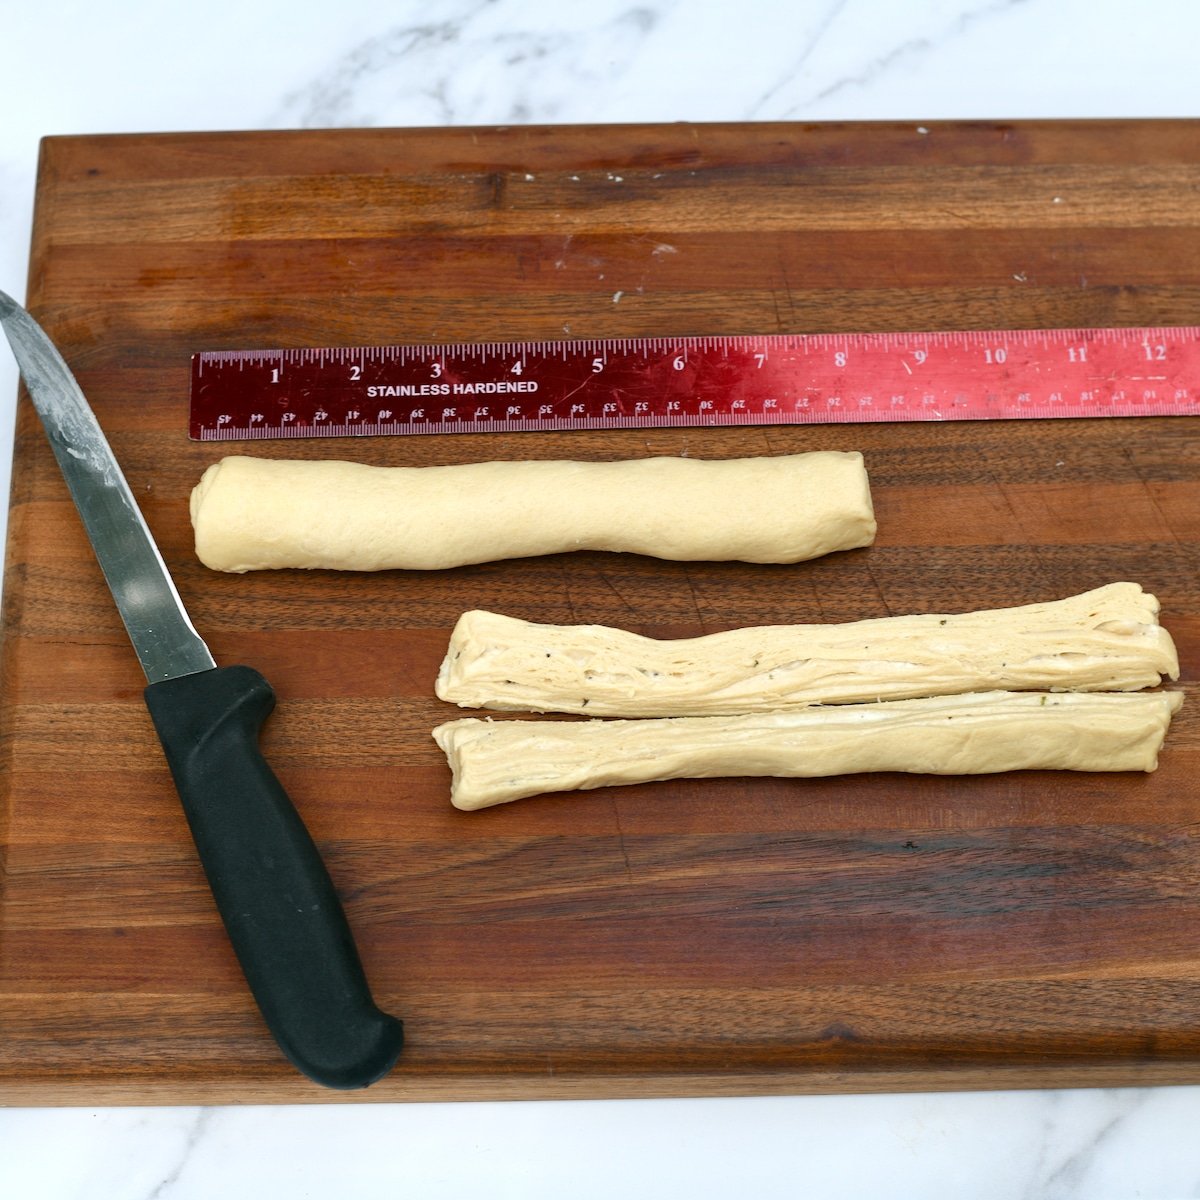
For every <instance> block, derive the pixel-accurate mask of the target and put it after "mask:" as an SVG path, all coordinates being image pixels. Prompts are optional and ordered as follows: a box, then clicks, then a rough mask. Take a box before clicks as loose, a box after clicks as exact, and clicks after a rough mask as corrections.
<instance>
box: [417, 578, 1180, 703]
mask: <svg viewBox="0 0 1200 1200" xmlns="http://www.w3.org/2000/svg"><path fill="white" fill-rule="evenodd" d="M1164 675H1165V676H1167V677H1169V678H1170V679H1176V678H1178V676H1179V659H1178V656H1177V655H1176V652H1175V645H1174V643H1173V642H1172V640H1171V635H1170V634H1169V633H1168V632H1167V631H1166V630H1165V629H1164V628H1163V627H1162V626H1161V625H1159V623H1158V601H1157V600H1156V599H1155V598H1154V597H1153V596H1151V595H1148V594H1146V593H1145V592H1143V591H1142V589H1141V588H1140V587H1139V586H1138V585H1137V584H1136V583H1113V584H1109V585H1108V586H1107V587H1102V588H1097V589H1095V590H1094V591H1091V592H1084V593H1083V594H1082V595H1079V596H1071V597H1070V598H1068V599H1066V600H1056V601H1052V602H1049V603H1045V604H1028V605H1025V606H1023V607H1021V608H1000V609H993V610H989V611H986V612H973V613H961V614H958V615H941V614H932V615H921V616H906V617H883V618H879V619H876V620H870V621H856V622H854V623H851V624H846V625H768V626H761V627H758V628H753V629H735V630H731V631H729V632H727V633H713V634H709V635H708V636H706V637H700V638H689V639H686V640H681V641H657V640H656V639H654V638H647V637H641V636H640V635H638V634H635V633H628V632H626V631H624V630H621V629H610V628H608V627H606V626H603V625H537V624H533V623H532V622H529V621H520V620H517V619H515V618H513V617H505V616H500V615H498V614H496V613H489V612H482V611H478V610H477V611H473V612H468V613H464V614H463V616H462V617H461V618H460V619H459V621H458V624H457V625H456V626H455V628H454V632H453V634H452V635H451V638H450V646H449V649H448V651H447V653H446V657H445V660H444V661H443V662H442V666H441V670H440V671H439V673H438V678H437V685H436V691H437V694H438V696H439V697H440V698H441V699H443V700H449V701H452V702H453V703H455V704H458V705H459V706H460V707H462V708H493V709H506V710H515V711H524V712H565V713H578V714H581V715H585V716H624V717H673V716H706V715H717V714H722V713H727V714H735V713H749V712H769V711H772V710H774V709H779V708H787V707H790V706H799V705H806V704H844V703H856V702H861V701H867V700H891V699H902V698H905V697H914V696H937V695H949V694H952V693H955V692H971V691H984V690H988V689H991V688H1005V689H1010V690H1014V691H1022V690H1026V689H1047V690H1058V689H1062V690H1069V691H1136V690H1137V689H1139V688H1145V687H1155V686H1157V684H1158V683H1159V682H1160V679H1161V676H1164Z"/></svg>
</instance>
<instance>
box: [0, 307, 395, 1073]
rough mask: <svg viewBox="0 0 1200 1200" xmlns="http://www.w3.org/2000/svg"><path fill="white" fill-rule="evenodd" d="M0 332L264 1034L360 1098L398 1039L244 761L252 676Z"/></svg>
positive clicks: (7, 322)
mask: <svg viewBox="0 0 1200 1200" xmlns="http://www.w3.org/2000/svg"><path fill="white" fill-rule="evenodd" d="M0 324H3V326H4V332H5V334H6V335H7V337H8V340H9V344H10V345H11V346H12V349H13V353H14V355H16V359H17V365H18V367H19V368H20V370H21V375H22V376H23V378H24V380H25V386H26V388H27V389H28V391H29V395H30V397H31V398H32V400H33V404H34V407H35V408H36V409H37V411H38V415H39V416H40V417H41V419H42V426H43V427H44V429H45V430H46V436H47V437H48V438H49V439H50V445H51V447H52V448H53V450H54V457H55V458H56V459H58V465H59V466H60V467H61V468H62V473H63V476H64V477H65V478H66V481H67V487H68V489H69V490H70V492H71V498H72V499H73V500H74V501H75V507H76V508H77V509H78V510H79V515H80V517H81V518H82V519H83V524H84V528H85V529H86V530H87V535H88V538H89V539H90V540H91V543H92V549H93V550H95V552H96V557H97V559H99V561H100V567H101V569H102V570H103V571H104V577H105V579H106V580H107V581H108V586H109V589H110V591H111V592H112V594H113V599H114V600H116V602H117V609H118V611H119V612H120V614H121V620H122V621H124V622H125V628H126V630H128V632H129V637H130V640H131V641H132V642H133V647H134V649H135V650H136V651H137V656H138V659H139V660H140V661H141V664H142V670H143V671H145V673H146V678H147V680H148V681H149V683H148V685H147V687H146V690H145V692H144V693H143V695H144V697H145V700H146V707H147V708H148V709H149V710H150V717H151V719H152V720H153V722H154V727H155V729H156V730H157V732H158V738H159V741H160V742H161V743H162V747H163V751H164V753H165V754H166V759H167V764H168V765H169V767H170V768H171V775H172V776H173V778H174V780H175V787H176V790H177V791H178V792H179V799H180V800H181V801H182V803H183V810H184V812H185V814H186V815H187V820H188V825H189V826H190V827H191V830H192V837H193V839H194V840H195V843H196V849H197V851H198V852H199V855H200V862H201V864H202V865H203V867H204V873H205V874H206V875H207V876H208V882H209V886H210V887H211V888H212V893H213V897H214V899H215V900H216V902H217V908H218V909H219V910H220V913H221V919H222V920H223V921H224V923H225V929H226V932H227V933H228V934H229V940H230V941H231V942H232V943H233V948H234V951H235V953H236V954H237V957H238V961H239V963H240V964H241V967H242V971H243V973H244V974H245V976H246V982H247V983H248V984H249V985H250V991H251V992H252V993H253V994H254V999H255V1001H256V1002H257V1003H258V1007H259V1010H260V1011H261V1013H262V1015H263V1018H264V1019H265V1021H266V1023H267V1027H268V1028H269V1029H270V1031H271V1033H272V1035H273V1036H274V1038H275V1041H276V1042H277V1043H278V1044H279V1048H280V1049H281V1050H282V1051H283V1053H284V1054H285V1055H286V1056H287V1058H288V1059H289V1061H290V1062H291V1063H292V1065H293V1066H295V1067H296V1069H297V1070H299V1071H301V1072H302V1073H303V1074H304V1075H307V1076H308V1078H309V1079H311V1080H313V1081H314V1082H315V1083H319V1084H322V1085H323V1086H325V1087H330V1088H340V1089H350V1088H361V1087H366V1086H367V1085H368V1084H371V1083H374V1082H375V1081H376V1080H377V1079H380V1078H382V1077H383V1076H384V1075H386V1074H387V1072H388V1071H390V1070H391V1069H392V1067H393V1066H394V1065H395V1062H396V1059H397V1057H398V1056H399V1054H400V1049H401V1047H402V1045H403V1043H404V1027H403V1025H402V1023H401V1022H400V1021H398V1020H397V1019H396V1018H395V1017H392V1016H389V1015H388V1014H387V1013H385V1012H383V1011H381V1010H380V1009H379V1008H378V1007H377V1006H376V1005H375V1002H374V1000H372V998H371V991H370V988H369V987H368V985H367V979H366V975H365V974H364V973H363V968H362V963H361V962H360V960H359V956H358V950H357V948H356V947H355V945H354V937H353V935H352V934H351V932H350V926H349V924H348V923H347V921H346V915H345V913H344V912H343V911H342V906H341V903H340V901H339V900H338V897H337V893H336V892H335V891H334V888H333V883H332V882H331V880H330V878H329V873H328V872H327V871H326V869H325V864H324V863H323V862H322V861H321V856H320V854H319V853H318V852H317V848H316V846H315V845H314V844H313V840H312V838H311V837H310V836H309V833H308V830H307V829H305V827H304V823H303V822H302V821H301V820H300V817H299V814H297V812H296V810H295V808H294V807H293V806H292V802H291V801H290V800H289V799H288V796H287V793H286V792H285V791H284V790H283V787H282V786H281V785H280V783H279V781H278V780H277V779H276V778H275V775H274V773H273V772H272V771H271V768H270V767H269V766H268V765H267V763H266V760H265V759H264V758H263V757H262V754H261V753H260V751H259V748H258V733H259V729H260V727H261V726H262V723H263V721H264V720H265V719H266V717H267V715H268V714H269V713H270V712H271V710H272V709H273V708H274V707H275V693H274V692H273V691H272V690H271V685H270V684H269V683H267V681H266V680H265V679H264V678H263V677H262V676H261V675H260V674H259V673H258V672H257V671H255V670H254V669H253V668H251V667H243V666H238V667H218V666H217V665H216V663H215V662H214V661H213V657H212V655H211V654H210V653H209V650H208V647H207V646H206V645H205V644H204V642H203V641H202V640H201V638H200V636H199V635H198V634H197V633H196V631H195V629H194V628H193V627H192V623H191V621H190V620H189V618H188V615H187V611H186V610H185V609H184V607H183V602H182V601H181V600H180V599H179V593H178V592H177V591H176V590H175V584H174V582H173V580H172V579H171V575H170V573H169V572H168V570H167V568H166V564H165V563H164V562H163V560H162V555H161V554H159V552H158V547H157V546H156V545H155V544H154V538H153V537H152V536H151V534H150V530H149V528H148V527H147V526H146V522H145V520H144V519H143V517H142V514H141V511H140V510H139V509H138V506H137V502H136V501H135V500H134V498H133V493H132V492H131V491H130V490H129V485H128V484H127V483H126V482H125V476H124V475H123V474H122V473H121V468H120V467H119V466H118V465H117V460H116V458H115V457H114V456H113V452H112V450H111V448H110V447H109V444H108V440H107V439H106V438H105V436H104V433H103V431H102V430H101V429H100V425H99V423H98V422H97V420H96V417H95V414H94V413H93V412H92V410H91V408H90V406H89V405H88V402H87V400H86V399H85V398H84V395H83V392H82V391H81V390H80V388H79V385H78V384H77V383H76V382H75V378H74V376H73V375H72V374H71V372H70V369H69V368H68V367H67V364H66V363H65V362H64V361H63V359H62V356H61V355H60V354H59V352H58V350H57V349H56V348H55V346H54V343H53V342H51V341H50V339H49V337H47V336H46V333H45V331H44V330H43V329H42V328H41V326H39V325H38V324H37V322H36V321H35V320H34V319H33V318H32V317H31V316H30V315H29V313H27V312H26V311H25V309H23V308H22V307H21V306H20V305H19V304H18V303H17V302H16V301H15V300H13V299H12V298H11V297H9V296H7V295H5V294H4V293H3V292H0Z"/></svg>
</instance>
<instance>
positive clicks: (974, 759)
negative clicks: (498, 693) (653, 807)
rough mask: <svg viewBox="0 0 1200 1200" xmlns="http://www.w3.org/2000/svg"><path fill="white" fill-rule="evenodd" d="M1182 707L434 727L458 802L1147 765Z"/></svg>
mask: <svg viewBox="0 0 1200 1200" xmlns="http://www.w3.org/2000/svg"><path fill="white" fill-rule="evenodd" d="M1182 703H1183V696H1182V694H1181V693H1179V692H1153V693H1145V694H1142V695H1111V694H1110V695H1095V694H1086V693H1062V692H1058V693H1034V692H986V693H976V694H971V695H965V696H939V697H934V698H931V699H923V700H898V701H886V702H884V703H880V704H861V705H842V706H835V707H831V708H808V709H801V710H797V711H794V712H775V713H763V714H758V715H752V716H742V717H677V718H673V719H668V720H649V721H519V720H509V721H490V720H480V719H479V718H477V717H467V718H464V719H462V720H458V721H451V722H448V723H447V724H444V725H439V726H438V727H437V729H435V730H434V731H433V736H434V739H435V740H436V741H437V744H438V745H439V746H440V747H441V748H442V750H444V751H445V753H446V757H447V759H448V760H449V763H450V767H451V769H452V771H453V773H454V782H453V785H452V788H451V793H450V799H451V802H452V803H453V804H454V805H455V807H457V808H461V809H468V810H472V809H478V808H487V807H489V806H491V805H493V804H504V803H507V802H508V801H510V800H519V799H521V798H522V797H525V796H535V795H538V794H539V793H543V792H555V791H568V790H575V789H587V788H597V787H608V786H610V785H613V784H629V783H648V782H651V781H654V780H662V779H699V778H712V777H715V776H727V775H742V776H745V775H759V776H762V775H774V776H787V777H815V776H823V775H843V774H851V773H857V772H864V771H907V772H914V773H919V774H933V775H979V774H987V773H990V772H995V771H1019V770H1068V771H1153V770H1154V769H1155V767H1156V766H1157V764H1158V751H1159V749H1160V748H1161V746H1162V743H1163V739H1164V737H1165V736H1166V733H1167V730H1168V728H1169V727H1170V724H1171V717H1172V715H1173V714H1174V713H1175V712H1177V711H1178V709H1179V707H1180V705H1181V704H1182Z"/></svg>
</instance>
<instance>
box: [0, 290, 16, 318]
mask: <svg viewBox="0 0 1200 1200" xmlns="http://www.w3.org/2000/svg"><path fill="white" fill-rule="evenodd" d="M20 309H21V306H20V305H19V304H18V303H17V302H16V301H15V300H14V299H13V298H12V297H11V296H10V295H9V294H8V293H7V292H0V317H7V316H11V315H12V314H13V313H15V312H19V311H20Z"/></svg>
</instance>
